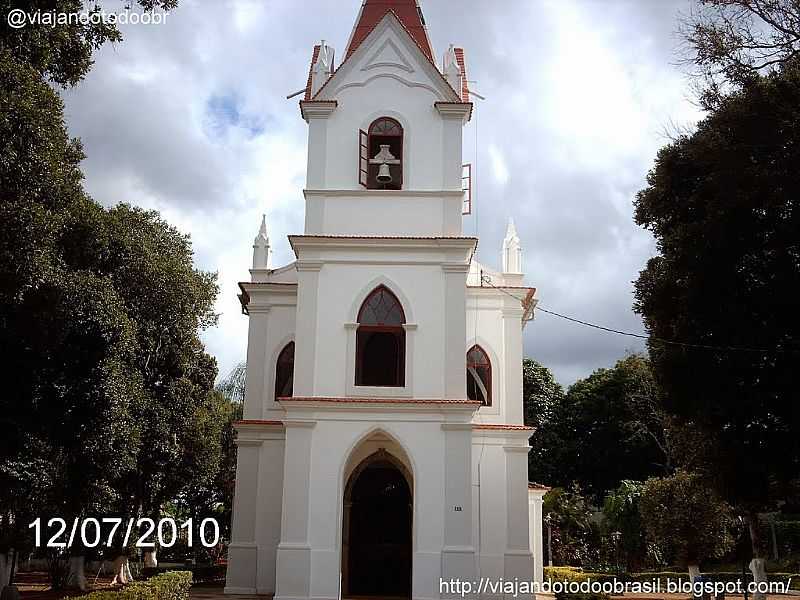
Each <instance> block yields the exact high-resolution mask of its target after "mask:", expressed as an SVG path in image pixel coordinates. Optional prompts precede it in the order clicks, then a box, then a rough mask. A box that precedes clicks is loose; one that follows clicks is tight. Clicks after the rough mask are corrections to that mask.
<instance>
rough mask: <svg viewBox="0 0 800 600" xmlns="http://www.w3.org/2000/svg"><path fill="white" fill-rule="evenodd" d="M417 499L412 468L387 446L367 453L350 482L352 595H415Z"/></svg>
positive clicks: (345, 586) (346, 588)
mask: <svg viewBox="0 0 800 600" xmlns="http://www.w3.org/2000/svg"><path fill="white" fill-rule="evenodd" d="M412 514H413V501H412V490H411V485H410V481H409V478H408V472H407V470H406V469H405V467H404V466H403V464H402V463H401V462H400V461H399V460H397V459H396V458H395V457H394V456H392V455H391V454H389V453H388V452H386V451H385V450H378V451H377V452H375V453H374V454H372V455H370V456H369V457H367V458H366V459H364V460H363V461H362V462H361V463H360V464H359V465H358V466H357V467H356V468H355V469H354V470H353V473H352V475H350V479H349V480H348V482H347V486H346V488H345V495H344V516H345V518H344V519H343V523H342V526H343V529H344V531H343V532H342V533H343V535H342V539H343V544H342V575H343V581H342V591H343V593H344V594H345V595H347V596H392V597H406V598H408V597H410V596H411V553H412V542H411V535H412V534H411V531H412Z"/></svg>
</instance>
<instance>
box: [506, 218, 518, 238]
mask: <svg viewBox="0 0 800 600" xmlns="http://www.w3.org/2000/svg"><path fill="white" fill-rule="evenodd" d="M512 238H517V239H519V236H518V235H517V227H516V226H515V225H514V218H513V217H508V227H507V228H506V239H512Z"/></svg>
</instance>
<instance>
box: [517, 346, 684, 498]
mask: <svg viewBox="0 0 800 600" xmlns="http://www.w3.org/2000/svg"><path fill="white" fill-rule="evenodd" d="M539 380H543V378H542V377H539V378H533V377H526V378H525V379H524V380H523V381H524V382H525V390H526V391H525V392H524V396H525V398H526V402H527V403H528V404H531V406H533V403H532V401H531V400H528V398H529V397H530V396H533V397H534V398H537V397H539V396H538V394H539V392H538V391H537V390H540V389H550V390H554V391H553V394H552V396H551V398H552V401H548V402H547V403H545V405H546V406H547V408H546V409H543V410H542V412H541V415H542V416H541V420H540V421H539V422H535V424H536V425H537V432H536V433H535V434H534V435H533V437H532V438H531V446H532V448H531V453H530V472H531V476H532V477H533V478H535V479H539V480H542V481H543V482H544V483H546V484H548V485H555V486H561V487H563V486H569V485H571V484H573V483H579V484H580V486H581V488H582V489H583V490H584V491H585V492H586V493H587V494H589V495H590V496H591V497H592V498H594V500H595V501H596V502H597V503H600V502H602V500H603V498H604V497H605V494H606V492H607V491H609V490H612V489H614V488H616V487H617V486H619V484H620V482H621V481H623V480H625V479H633V480H642V479H645V478H647V477H648V476H650V475H653V474H661V473H664V472H666V471H668V469H669V466H668V461H667V456H666V454H665V452H664V450H663V447H664V440H665V436H666V435H667V433H666V432H665V425H664V422H663V420H662V419H661V418H660V415H659V413H658V412H657V410H656V409H657V402H656V401H655V400H654V395H655V394H656V393H657V392H656V386H655V384H654V382H653V377H652V373H651V371H650V365H649V362H648V361H647V359H645V358H644V357H642V356H639V355H631V356H628V357H626V358H624V359H622V360H620V361H619V362H617V364H616V365H615V366H614V367H613V368H611V369H598V370H597V371H595V372H594V373H592V374H591V375H589V377H587V378H585V379H582V380H579V381H577V382H576V383H575V384H573V385H572V386H570V388H569V389H568V390H567V393H566V394H563V393H560V390H558V389H556V388H553V387H552V386H544V388H542V386H541V385H540V384H535V382H536V381H539ZM544 380H545V381H548V380H547V379H546V378H544ZM531 391H534V392H535V393H533V394H531ZM545 395H547V394H545ZM540 404H541V403H540Z"/></svg>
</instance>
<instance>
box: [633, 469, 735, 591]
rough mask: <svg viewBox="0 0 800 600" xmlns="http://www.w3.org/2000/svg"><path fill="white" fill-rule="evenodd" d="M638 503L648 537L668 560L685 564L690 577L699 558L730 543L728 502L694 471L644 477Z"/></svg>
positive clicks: (695, 572) (721, 550)
mask: <svg viewBox="0 0 800 600" xmlns="http://www.w3.org/2000/svg"><path fill="white" fill-rule="evenodd" d="M639 505H640V511H641V515H642V520H643V522H644V526H645V530H646V531H647V536H648V539H649V540H650V541H651V542H652V543H653V544H655V545H656V546H657V547H658V548H659V549H660V551H661V552H662V553H663V556H664V558H665V559H666V560H667V561H669V562H670V564H680V565H682V566H685V567H688V570H689V574H690V575H691V577H692V579H694V578H696V577H697V576H698V575H699V574H700V564H701V563H702V561H704V560H708V559H710V558H719V557H721V556H723V555H724V554H725V553H726V552H727V551H728V550H730V549H731V548H732V546H733V538H732V536H731V528H732V527H733V516H732V512H731V509H730V506H728V504H726V503H725V502H724V501H723V500H721V499H720V497H719V496H718V495H717V494H716V493H715V492H714V489H713V487H711V486H710V485H709V483H708V482H707V481H706V480H705V479H704V478H703V477H701V476H700V475H698V474H697V473H689V472H687V471H677V472H676V473H675V474H674V475H671V476H669V477H663V478H651V479H648V480H647V481H646V482H645V483H644V487H643V488H642V490H641V497H640V499H639Z"/></svg>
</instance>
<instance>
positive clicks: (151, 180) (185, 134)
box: [64, 0, 700, 384]
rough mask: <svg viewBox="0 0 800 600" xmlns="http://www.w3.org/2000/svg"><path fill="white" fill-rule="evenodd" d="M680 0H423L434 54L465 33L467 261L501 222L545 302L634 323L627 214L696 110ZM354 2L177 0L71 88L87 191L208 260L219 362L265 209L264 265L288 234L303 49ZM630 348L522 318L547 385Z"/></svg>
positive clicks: (296, 173) (574, 328)
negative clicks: (471, 179)
mask: <svg viewBox="0 0 800 600" xmlns="http://www.w3.org/2000/svg"><path fill="white" fill-rule="evenodd" d="M688 2H689V0H628V1H614V0H586V1H578V0H552V1H544V0H528V1H524V2H517V1H511V0H504V1H503V2H488V1H485V0H427V1H425V0H423V2H422V8H423V11H424V14H425V18H426V21H427V24H428V28H429V32H430V36H431V40H432V42H433V45H434V51H435V52H436V53H437V55H439V56H441V54H442V53H443V51H444V50H445V49H446V48H447V46H448V44H450V43H455V44H458V45H462V46H464V48H465V50H466V55H467V63H468V73H469V78H470V79H471V80H474V83H472V88H473V89H474V90H476V91H478V92H480V93H481V94H482V95H483V96H485V97H486V100H485V101H478V105H477V107H476V112H475V115H474V117H473V119H472V122H471V123H470V124H469V125H468V126H467V129H466V132H465V136H464V140H465V143H464V159H465V161H468V162H472V163H473V164H474V165H476V170H477V175H476V192H475V193H476V196H475V203H476V215H475V216H472V217H469V218H467V219H466V220H465V222H464V232H465V234H468V235H473V234H476V235H478V236H479V237H480V243H479V248H478V259H479V260H480V261H481V262H483V263H485V264H487V265H489V266H494V267H496V266H498V262H499V255H500V252H499V248H500V243H501V240H502V237H503V234H504V231H505V225H506V220H507V217H508V216H513V217H514V219H515V221H516V224H517V229H518V231H519V234H520V237H521V238H522V242H523V245H524V266H525V271H526V272H527V276H526V278H527V281H528V282H529V284H531V285H533V286H536V287H537V288H538V293H537V295H538V297H539V298H540V303H541V306H542V307H545V308H548V309H550V310H555V311H557V312H560V313H565V314H568V315H572V316H575V317H577V318H580V319H583V320H587V321H592V322H596V323H599V324H602V325H605V326H609V327H613V328H617V329H622V330H626V331H634V332H641V331H642V326H641V321H640V320H639V318H638V317H637V316H636V315H635V314H633V312H632V311H631V304H632V300H633V297H632V284H631V282H632V281H633V280H634V279H635V278H636V276H637V273H638V271H639V270H640V269H641V268H642V266H643V265H644V262H645V261H646V259H647V258H648V257H649V256H651V255H652V254H653V251H654V244H653V240H652V238H651V237H650V236H649V234H647V233H646V232H644V231H642V230H641V229H639V228H638V227H637V226H636V225H635V224H634V223H633V220H632V201H633V198H634V195H635V193H636V191H637V190H638V189H640V188H641V187H642V186H643V184H644V178H645V176H646V173H647V171H648V169H649V168H650V167H651V166H652V162H653V158H654V156H655V153H656V151H657V149H658V148H659V147H660V146H662V145H663V144H664V143H665V142H666V138H665V133H664V132H665V130H669V128H670V127H672V126H674V125H678V126H691V125H692V124H694V123H695V122H696V121H697V119H698V118H699V117H700V114H699V112H698V110H697V108H696V107H695V106H694V104H693V102H692V98H691V94H690V92H689V88H688V82H687V80H686V78H685V76H684V75H683V73H682V72H681V70H680V69H679V68H678V67H676V66H675V65H674V63H675V60H676V55H675V48H676V46H677V40H676V38H675V35H674V33H673V32H674V30H675V28H676V17H677V14H678V12H679V11H686V10H687V9H688V7H689V5H688ZM360 3H361V2H360V0H304V1H303V2H298V1H297V0H262V1H238V2H234V1H230V2H207V1H202V0H194V1H191V0H181V3H180V6H179V8H178V9H176V10H175V11H174V12H172V13H170V14H169V15H168V16H167V19H166V23H165V24H161V25H149V26H145V25H127V26H124V27H122V28H121V29H122V30H123V34H124V36H125V41H124V42H123V43H121V44H118V45H116V46H107V47H105V48H103V49H102V50H101V51H100V52H99V53H98V54H97V55H96V64H95V67H94V69H93V70H92V72H91V73H90V74H89V76H88V77H87V79H86V80H85V81H84V82H83V83H81V84H80V85H79V86H78V87H77V88H76V89H74V90H70V91H68V92H65V93H64V98H65V101H66V105H67V121H68V124H69V127H70V130H71V132H72V134H73V135H76V136H79V137H81V138H82V140H83V142H84V146H85V150H86V153H87V154H88V158H87V159H86V161H85V163H84V170H85V173H86V183H87V188H88V190H89V192H90V193H91V194H92V195H93V196H94V197H95V198H96V199H97V200H99V201H100V202H103V203H104V204H114V203H116V202H129V203H132V204H136V205H140V206H143V207H146V208H153V209H157V210H159V211H160V212H161V213H162V214H163V215H164V217H165V218H166V219H167V220H168V221H169V222H171V223H172V224H173V225H175V226H176V227H178V228H179V229H181V230H182V231H185V232H188V233H190V234H191V236H192V240H193V243H194V248H195V253H196V261H197V264H198V266H199V267H201V268H203V269H208V270H215V271H217V272H218V273H219V281H220V285H221V294H220V296H219V299H218V303H217V310H218V312H219V313H220V321H219V326H218V327H216V328H215V329H213V330H210V331H207V332H206V333H205V335H204V339H205V341H206V343H207V345H208V349H209V351H210V352H211V353H212V354H214V355H215V356H216V357H217V359H218V360H219V363H220V371H221V372H222V373H223V374H224V373H225V372H227V371H229V370H230V369H231V368H232V367H233V366H234V365H235V364H236V363H237V362H238V361H240V360H242V359H243V358H244V356H245V352H246V344H247V318H246V317H244V316H242V315H241V313H240V310H239V305H238V301H237V298H236V293H237V287H236V282H237V281H241V280H245V279H246V278H248V276H249V275H248V272H247V269H248V267H249V263H250V261H251V245H252V239H253V237H254V235H255V234H256V231H257V229H258V225H259V222H260V215H261V213H264V212H266V213H267V214H268V225H269V230H270V236H271V239H272V241H273V248H274V255H273V264H274V265H276V266H277V265H281V264H285V263H286V262H288V261H290V260H292V258H293V257H292V255H291V251H290V248H289V244H288V242H287V240H286V235H287V234H289V233H298V232H301V231H302V226H303V196H302V193H301V190H302V188H303V184H304V181H305V145H306V124H305V122H304V121H303V120H302V119H301V118H300V113H299V110H298V105H297V99H296V98H295V99H293V100H286V95H287V94H289V93H291V92H294V91H296V90H299V89H300V88H302V87H303V86H304V85H305V79H306V76H307V74H308V61H309V57H310V53H311V48H312V46H313V44H314V43H315V42H318V41H319V40H320V39H325V40H327V41H328V43H330V44H331V45H333V47H334V48H335V49H336V51H337V64H338V59H339V57H341V55H342V54H343V50H344V45H345V44H346V42H347V38H348V36H349V33H350V30H351V28H352V26H353V22H354V20H355V18H356V15H357V13H358V7H359V5H360ZM640 348H642V345H641V344H640V343H638V341H637V340H636V339H634V338H629V337H622V336H617V335H613V334H609V333H604V332H600V331H597V330H593V329H590V328H587V327H583V326H580V325H576V324H573V323H569V322H566V321H563V320H560V319H557V318H556V317H553V316H551V315H548V314H544V313H538V314H537V317H536V320H535V321H534V322H533V323H531V324H529V325H528V327H527V328H526V330H525V354H526V356H530V357H532V358H535V359H536V360H538V361H540V362H542V363H543V364H545V365H546V366H548V367H550V368H551V369H552V370H553V371H554V372H555V374H556V377H557V378H558V379H559V381H561V382H562V383H564V384H570V383H572V382H574V381H575V380H576V379H577V378H579V377H583V376H586V375H588V374H589V373H591V372H592V371H593V370H594V369H597V368H600V367H607V366H611V365H613V363H614V362H615V361H616V360H617V359H619V358H621V357H622V356H624V355H625V353H626V352H629V351H631V350H637V349H640Z"/></svg>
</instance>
